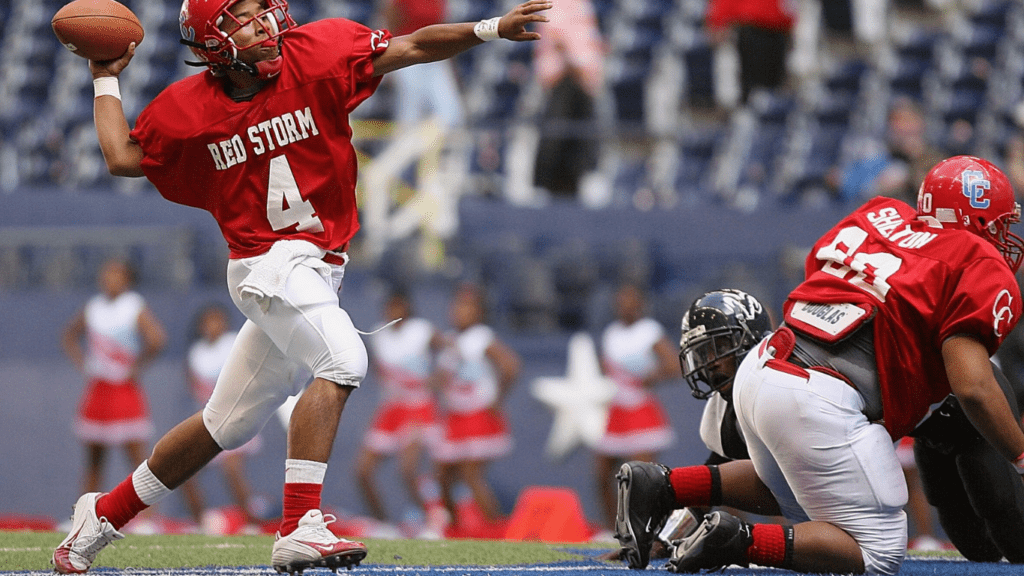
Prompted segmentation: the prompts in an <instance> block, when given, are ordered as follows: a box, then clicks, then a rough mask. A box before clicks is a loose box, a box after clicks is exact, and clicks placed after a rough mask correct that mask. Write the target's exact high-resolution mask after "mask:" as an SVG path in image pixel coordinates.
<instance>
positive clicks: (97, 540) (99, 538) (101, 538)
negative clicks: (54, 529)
mask: <svg viewBox="0 0 1024 576" xmlns="http://www.w3.org/2000/svg"><path fill="white" fill-rule="evenodd" d="M107 527H109V528H110V532H107V531H106V528H107ZM114 534H115V532H114V527H113V526H112V525H111V524H110V522H108V521H107V519H106V518H100V532H99V534H98V535H96V536H93V537H92V538H91V540H92V541H91V542H89V543H88V544H86V545H85V546H82V547H81V548H80V549H76V548H79V547H78V542H79V541H81V540H82V538H81V537H79V539H78V541H76V542H75V546H73V547H72V550H74V551H75V553H77V554H78V555H79V556H82V557H84V558H87V559H88V560H89V561H90V562H92V560H93V559H94V558H96V554H97V553H99V551H100V550H102V549H103V547H104V546H106V545H107V544H110V543H111V542H113V541H114V540H116V538H115V537H114ZM86 538H89V537H88V536H87V537H86Z"/></svg>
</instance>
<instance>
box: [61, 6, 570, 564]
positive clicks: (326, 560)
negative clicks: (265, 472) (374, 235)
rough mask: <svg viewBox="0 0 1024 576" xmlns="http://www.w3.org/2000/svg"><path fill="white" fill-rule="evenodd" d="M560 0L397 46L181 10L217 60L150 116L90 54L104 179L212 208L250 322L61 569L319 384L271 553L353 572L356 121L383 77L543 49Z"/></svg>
mask: <svg viewBox="0 0 1024 576" xmlns="http://www.w3.org/2000/svg"><path fill="white" fill-rule="evenodd" d="M550 6H551V4H550V2H548V0H529V1H528V2H526V3H524V4H520V5H519V6H516V7H515V8H513V9H512V10H511V11H509V12H508V13H507V14H505V15H504V16H502V17H500V18H491V19H488V20H483V21H481V22H478V23H476V24H473V23H460V24H439V25H435V26H427V27H425V28H421V29H419V30H417V31H415V32H413V33H412V34H408V35H405V36H399V37H392V36H391V34H390V33H388V32H387V31H383V30H377V31H374V30H371V29H369V28H366V27H364V26H362V25H360V24H357V23H355V22H351V21H348V20H344V19H328V20H322V21H319V22H313V23H310V24H306V25H304V26H298V25H296V23H295V21H294V20H292V18H291V16H289V14H288V4H287V0H185V1H184V3H183V4H182V8H181V16H180V23H181V34H182V41H183V43H185V44H186V45H188V46H189V47H190V48H191V49H192V52H193V53H194V54H195V55H196V57H197V58H198V59H199V62H197V64H199V65H201V66H206V67H207V68H208V70H207V71H205V72H204V73H202V74H197V75H194V76H191V77H188V78H185V79H183V80H180V81H178V82H175V83H173V84H172V85H171V86H169V87H168V88H167V89H165V90H164V91H163V92H161V93H160V94H159V95H158V96H157V97H156V98H155V99H154V100H153V102H151V103H150V104H149V105H148V106H147V107H146V108H145V109H144V110H143V111H142V113H141V114H140V115H139V118H138V120H137V121H136V123H135V128H134V129H131V130H130V129H129V127H128V121H127V120H126V118H125V116H124V112H123V110H122V107H121V101H120V93H119V88H118V84H117V76H118V75H119V74H120V73H121V71H122V70H124V68H125V66H127V65H128V63H129V61H130V60H131V59H132V56H133V55H134V46H130V47H129V49H128V52H127V53H126V54H125V55H124V56H122V57H121V58H119V59H117V60H112V61H107V62H90V63H89V67H90V70H91V71H92V75H93V78H94V86H95V88H96V99H95V121H96V131H97V134H98V136H99V142H100V147H101V149H102V151H103V156H104V159H105V160H106V162H107V167H108V168H109V170H110V172H111V173H112V174H115V175H120V176H146V177H147V178H149V180H150V181H152V182H153V184H154V185H155V186H156V188H157V190H159V192H160V194H162V195H163V196H164V197H165V198H167V199H168V200H171V201H172V202H177V203H180V204H185V205H188V206H194V207H197V208H201V209H203V210H207V211H209V212H210V213H211V214H212V215H213V217H214V218H215V219H216V220H217V223H218V224H219V226H220V228H221V231H222V233H223V234H224V238H225V239H226V240H227V243H228V247H229V249H230V256H231V259H230V261H229V264H228V283H229V287H230V290H231V297H232V299H233V300H234V302H235V304H236V305H237V306H238V308H239V309H240V310H241V311H242V312H243V313H244V314H245V316H246V318H247V319H248V320H247V322H246V323H245V325H244V326H243V327H242V329H241V330H240V332H239V335H238V338H237V341H236V344H235V346H234V347H233V349H232V353H231V355H230V357H229V359H228V360H227V364H226V365H225V366H224V369H223V370H222V372H221V374H220V377H219V379H218V382H217V385H216V387H215V389H214V392H213V395H212V396H211V398H210V401H209V402H208V403H207V405H206V407H205V408H204V409H203V410H202V411H201V412H200V413H197V414H195V415H194V416H192V417H190V418H188V419H187V420H185V421H184V422H182V423H181V424H179V425H178V426H176V427H175V428H174V429H172V430H171V431H170V432H168V433H167V434H166V435H165V436H164V437H163V438H162V439H161V440H160V441H159V442H158V443H157V444H156V446H155V448H154V450H153V453H152V454H151V455H150V457H149V459H148V460H147V461H146V462H143V463H142V465H140V466H139V468H138V469H136V470H135V472H134V473H133V474H132V475H131V476H130V477H128V478H126V479H125V480H124V481H123V482H122V483H121V484H120V485H118V486H117V487H116V488H115V489H114V490H113V491H111V492H110V493H109V494H98V493H90V494H86V495H84V496H82V497H81V498H80V499H79V501H78V503H77V504H76V507H75V516H74V520H73V527H72V529H71V533H70V534H69V535H68V537H67V538H65V540H64V541H63V542H62V543H61V545H60V546H59V547H58V548H57V549H56V550H55V552H54V555H53V562H54V565H55V567H56V569H57V571H58V572H64V573H80V572H85V571H86V570H88V569H89V566H90V565H91V564H92V561H93V559H94V558H95V556H96V554H97V553H98V552H99V550H101V549H102V548H103V547H104V546H106V545H107V544H108V543H109V542H111V541H112V540H116V539H118V538H121V534H120V533H119V532H118V529H119V528H120V527H121V526H123V525H124V524H125V523H126V522H128V520H129V519H131V518H132V517H133V516H135V515H136V514H138V513H139V512H140V511H141V510H142V509H144V508H145V507H147V506H149V505H151V504H153V503H154V502H156V501H158V500H159V499H160V498H162V497H164V496H165V495H166V494H167V493H168V492H169V491H170V490H172V489H174V488H176V487H178V486H179V485H181V484H182V483H183V482H184V481H185V479H187V478H188V477H190V476H191V475H192V474H194V473H195V472H196V471H198V470H199V469H200V468H202V467H203V466H204V465H205V464H206V463H207V462H209V461H210V460H211V459H212V458H213V457H214V456H215V455H216V454H217V453H219V452H220V451H221V450H224V449H231V448H235V447H238V446H240V445H242V444H244V443H245V442H246V441H247V440H248V439H249V438H252V437H253V436H254V435H255V434H256V433H257V432H258V431H259V429H260V428H261V427H262V426H263V425H264V423H265V422H266V421H267V420H268V419H269V418H270V415H271V414H272V413H273V412H274V410H275V409H276V408H277V407H278V406H279V405H281V404H282V403H283V402H284V400H285V399H286V398H287V397H288V396H289V395H292V394H295V393H296V392H298V390H296V389H295V388H294V387H293V386H292V385H291V384H290V383H291V382H292V380H293V379H292V375H293V373H294V371H295V370H296V369H297V368H298V367H304V368H306V369H308V370H310V371H311V372H312V373H313V375H314V379H313V382H312V383H311V384H310V385H309V386H308V388H307V389H306V391H305V393H304V394H303V395H302V399H301V400H299V402H298V403H297V405H296V406H295V410H294V412H293V413H292V418H291V424H290V428H289V431H288V455H287V460H286V461H285V486H284V513H283V519H282V522H281V527H280V531H279V533H278V538H277V539H276V541H275V543H274V547H273V553H272V564H273V566H274V567H275V568H276V569H277V570H278V571H286V572H301V571H302V570H303V569H305V568H309V567H312V566H326V567H329V568H336V567H338V566H352V565H354V564H358V563H359V561H360V560H362V558H364V557H365V556H366V548H365V546H363V545H362V544H361V543H358V542H350V541H347V540H344V539H339V538H337V537H335V536H334V534H333V533H332V532H331V531H330V530H329V529H328V528H327V524H328V523H329V522H331V521H332V517H331V516H330V515H327V516H326V517H325V515H324V514H322V512H321V511H320V495H321V489H322V484H323V479H324V475H325V471H326V468H327V464H326V462H327V460H328V457H329V456H330V454H331V449H332V444H333V441H334V437H335V433H336V431H337V426H338V421H339V418H340V416H341V412H342V408H343V407H344V405H345V402H346V400H347V398H348V395H349V393H351V391H352V390H353V389H355V388H356V387H358V385H359V383H360V382H361V380H362V379H363V376H364V375H365V373H366V368H367V358H366V349H365V348H364V346H363V343H362V341H361V340H360V338H359V335H358V333H357V332H356V330H355V328H354V327H353V326H352V322H351V320H350V319H349V316H348V314H347V313H346V312H345V311H344V310H343V309H342V308H340V306H339V301H338V288H339V287H340V283H341V279H342V276H343V274H344V265H345V262H346V261H347V260H348V257H347V255H346V253H345V251H346V248H347V246H348V242H349V240H350V239H351V238H352V236H353V235H354V234H355V232H356V230H357V228H358V221H357V217H356V202H355V183H356V182H355V179H356V158H355V154H354V151H353V148H352V144H351V136H352V129H351V127H350V126H349V122H348V115H349V113H350V112H351V111H352V110H353V109H354V108H355V107H356V106H357V105H358V104H359V103H360V102H362V101H363V100H365V99H366V98H367V97H369V96H370V95H371V94H372V93H373V91H374V90H375V89H376V87H377V85H378V84H379V83H380V80H381V75H382V74H385V73H387V72H390V71H393V70H398V69H400V68H403V67H406V66H410V65H414V64H417V63H422V62H430V61H435V60H442V59H445V58H450V57H452V56H455V55H456V54H458V53H460V52H463V51H465V50H467V49H469V48H471V47H473V46H476V45H478V44H481V43H483V42H485V41H487V40H495V39H498V38H505V39H508V40H514V41H527V40H536V39H537V38H539V37H540V35H539V34H538V33H537V32H532V31H529V30H527V26H529V25H531V24H535V23H539V22H544V21H546V20H547V18H546V17H545V16H544V15H543V12H544V11H545V10H547V9H548V8H550Z"/></svg>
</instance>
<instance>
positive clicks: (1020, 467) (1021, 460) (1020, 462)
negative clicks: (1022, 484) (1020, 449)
mask: <svg viewBox="0 0 1024 576" xmlns="http://www.w3.org/2000/svg"><path fill="white" fill-rule="evenodd" d="M1013 467H1014V468H1016V469H1017V474H1020V475H1022V476H1024V453H1022V454H1021V455H1020V456H1019V457H1017V459H1016V460H1015V461H1014V462H1013Z"/></svg>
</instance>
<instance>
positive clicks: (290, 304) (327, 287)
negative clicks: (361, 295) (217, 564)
mask: <svg viewBox="0 0 1024 576" xmlns="http://www.w3.org/2000/svg"><path fill="white" fill-rule="evenodd" d="M331 268H332V277H331V279H330V281H326V280H325V279H324V278H323V277H322V276H321V275H320V274H319V273H318V272H316V271H315V270H313V269H312V268H309V267H307V266H303V265H298V266H296V267H295V268H294V269H293V270H292V272H291V273H290V274H289V276H288V279H287V282H286V284H285V287H284V290H283V291H282V293H281V295H280V296H275V297H273V298H271V299H270V304H269V306H262V307H261V306H260V302H259V301H258V300H257V299H255V298H240V297H239V295H238V290H237V287H238V285H239V283H241V282H242V281H243V280H244V279H245V277H246V276H247V275H248V274H249V268H248V267H247V266H246V261H245V260H230V261H229V263H228V274H227V275H228V288H229V291H230V293H231V298H232V300H233V301H234V303H235V305H236V306H237V307H238V309H239V310H241V311H242V313H243V314H245V316H246V318H247V320H246V322H245V324H244V325H243V326H242V328H241V330H239V332H238V338H237V339H236V340H235V344H234V346H233V347H232V349H231V353H230V355H229V356H228V359H227V362H226V363H225V365H224V368H223V369H222V370H221V372H220V376H219V377H218V378H217V384H216V386H215V388H214V391H213V395H212V396H211V397H210V400H209V402H207V404H206V407H205V408H204V410H203V422H204V423H205V424H206V428H207V430H209V431H210V434H211V435H212V436H213V439H214V440H215V441H216V442H217V444H218V445H220V447H221V448H224V449H225V450H230V449H232V448H237V447H239V446H241V445H242V444H244V443H246V442H247V441H248V440H249V439H250V438H252V437H253V436H255V435H256V434H257V433H258V432H259V431H260V430H261V429H262V428H263V426H264V424H266V422H267V420H268V419H269V418H270V416H271V415H272V414H273V413H274V411H275V410H276V409H277V408H278V407H279V406H281V404H283V403H284V401H285V400H286V399H287V398H288V397H289V396H292V395H294V394H298V393H299V392H300V391H301V389H302V387H303V385H304V382H301V381H299V382H296V375H297V371H298V369H299V368H300V367H302V368H305V369H307V370H308V371H310V372H311V373H312V374H313V376H314V377H315V378H324V379H325V380H330V381H331V382H334V383H336V384H339V385H342V386H352V387H356V386H359V383H360V382H362V380H363V377H364V376H366V369H367V357H366V347H365V346H364V345H363V341H362V338H360V337H359V333H358V332H356V329H355V327H354V326H353V325H352V320H351V319H350V318H349V315H348V313H347V312H345V311H344V310H342V309H341V308H340V307H339V303H338V289H339V288H340V287H341V280H342V278H343V277H344V273H345V267H344V266H337V265H332V267H331ZM264 308H265V309H264Z"/></svg>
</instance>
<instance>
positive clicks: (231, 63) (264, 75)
mask: <svg viewBox="0 0 1024 576" xmlns="http://www.w3.org/2000/svg"><path fill="white" fill-rule="evenodd" d="M240 1H241V0H234V1H229V2H226V3H225V4H224V5H223V6H222V7H221V8H220V10H219V11H218V12H217V13H216V14H214V15H213V16H212V17H211V18H210V20H209V21H208V22H206V23H205V25H204V26H201V27H200V29H204V28H205V31H206V32H205V35H204V36H200V37H196V38H194V39H188V38H183V39H182V40H181V43H182V44H185V45H186V46H188V47H189V48H190V49H191V50H192V53H193V54H195V55H196V56H198V57H199V58H200V60H201V61H200V62H186V63H187V64H190V65H193V66H209V67H210V68H211V69H212V70H213V71H214V73H215V74H222V73H223V72H224V71H225V70H238V71H243V72H248V73H249V74H251V75H253V76H255V77H258V78H261V79H268V78H272V77H274V76H276V75H277V74H278V72H280V70H281V64H282V59H281V53H280V50H281V39H282V38H281V37H282V36H283V34H284V33H285V32H287V31H288V30H291V29H292V28H294V27H296V26H297V24H296V23H295V20H293V19H292V17H291V15H290V14H289V13H288V2H287V0H265V4H264V5H265V6H266V8H264V9H263V10H260V11H259V12H258V13H256V14H254V15H253V16H252V17H250V18H247V19H245V20H244V21H243V20H239V19H238V18H237V17H236V16H235V15H234V14H232V13H231V10H230V9H231V7H232V6H235V5H236V4H238V2H240ZM187 2H188V0H186V3H187ZM225 22H230V23H231V25H230V26H228V28H230V29H231V32H230V33H227V32H224V29H223V28H222V27H223V26H224V23H225ZM250 25H253V26H259V27H260V28H262V29H263V31H264V33H265V34H266V35H265V36H263V37H261V38H259V39H258V40H255V41H253V42H252V43H250V44H247V45H245V46H239V45H238V44H236V43H235V39H234V36H235V35H236V34H237V33H238V32H239V31H240V30H242V29H244V28H246V27H247V26H250ZM185 29H186V28H185V26H184V23H183V25H182V30H183V31H184V30H185ZM267 42H276V43H277V46H278V50H279V53H278V56H277V57H276V58H273V59H270V60H261V61H258V62H254V63H248V62H243V61H241V60H239V59H238V54H239V53H240V52H242V51H245V50H248V49H250V48H253V47H255V46H259V45H262V44H265V43H267Z"/></svg>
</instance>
